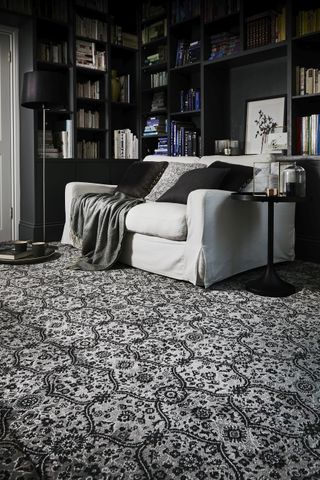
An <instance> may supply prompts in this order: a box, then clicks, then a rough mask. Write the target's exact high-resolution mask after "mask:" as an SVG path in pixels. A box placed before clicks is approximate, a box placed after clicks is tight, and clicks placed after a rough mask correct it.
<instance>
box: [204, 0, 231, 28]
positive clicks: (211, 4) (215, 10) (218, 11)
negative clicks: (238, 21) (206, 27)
mask: <svg viewBox="0 0 320 480" xmlns="http://www.w3.org/2000/svg"><path fill="white" fill-rule="evenodd" d="M239 10H240V0H205V2H204V13H203V16H204V22H205V23H210V22H212V21H213V20H217V19H218V18H223V17H226V16H228V15H232V14H234V13H237V12H239Z"/></svg>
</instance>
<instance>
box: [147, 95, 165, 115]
mask: <svg viewBox="0 0 320 480" xmlns="http://www.w3.org/2000/svg"><path fill="white" fill-rule="evenodd" d="M166 106H167V101H166V92H165V91H164V90H160V91H159V92H154V93H153V96H152V100H151V111H152V112H156V111H157V110H162V109H165V108H166Z"/></svg>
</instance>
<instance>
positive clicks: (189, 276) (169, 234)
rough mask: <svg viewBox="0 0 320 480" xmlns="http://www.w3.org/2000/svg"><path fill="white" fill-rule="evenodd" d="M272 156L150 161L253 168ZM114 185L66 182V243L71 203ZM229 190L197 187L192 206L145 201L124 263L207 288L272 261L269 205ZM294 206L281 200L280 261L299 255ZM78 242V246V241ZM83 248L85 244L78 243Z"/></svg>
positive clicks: (134, 213) (134, 219) (131, 228)
mask: <svg viewBox="0 0 320 480" xmlns="http://www.w3.org/2000/svg"><path fill="white" fill-rule="evenodd" d="M271 158H272V157H271V156H270V155H267V156H266V155H264V156H263V157H262V156H260V155H259V156H256V155H246V156H236V157H225V156H217V155H214V156H207V157H201V159H198V158H195V157H189V158H188V157H164V156H147V157H146V158H145V160H148V161H150V160H152V161H159V160H161V161H163V160H167V161H174V162H177V161H178V162H192V163H194V162H195V161H199V162H201V163H204V164H206V165H210V164H211V163H212V162H214V161H217V160H220V161H224V162H226V161H227V162H230V163H238V164H242V165H248V166H253V162H254V161H258V160H261V161H270V160H271ZM114 188H115V186H114V185H103V184H94V183H83V182H72V183H69V184H68V185H67V186H66V196H65V202H66V203H65V209H66V222H65V227H64V231H63V236H62V240H61V241H62V243H66V244H71V245H72V244H73V241H72V239H71V235H70V222H69V218H70V206H71V200H72V198H73V197H74V196H77V195H81V194H83V193H88V192H93V193H101V192H112V191H113V190H114ZM230 194H231V192H229V191H224V190H195V191H193V192H191V193H190V194H189V197H188V202H187V205H182V204H177V203H162V202H145V203H143V204H139V205H137V206H135V207H133V208H132V209H131V210H130V211H129V213H128V215H127V218H126V228H127V233H126V237H125V243H124V248H123V252H122V254H121V257H120V261H121V262H122V263H125V264H128V265H131V266H133V267H137V268H140V269H143V270H147V271H150V272H153V273H157V274H160V275H166V276H168V277H172V278H176V279H179V280H186V281H189V282H191V283H193V284H194V285H202V286H205V287H208V286H210V285H211V284H213V283H215V282H218V281H220V280H223V279H225V278H227V277H230V276H232V275H234V274H237V273H240V272H243V271H246V270H249V269H252V268H256V267H260V266H263V265H265V264H266V261H267V206H266V204H264V203H258V202H240V201H235V200H232V199H231V198H230ZM294 216H295V207H294V204H290V203H288V204H286V203H282V204H281V203H279V204H275V221H274V222H275V223H274V226H275V228H274V230H275V234H274V261H275V262H283V261H288V260H293V259H294V239H295V229H294ZM73 245H74V244H73ZM74 246H76V247H79V245H74Z"/></svg>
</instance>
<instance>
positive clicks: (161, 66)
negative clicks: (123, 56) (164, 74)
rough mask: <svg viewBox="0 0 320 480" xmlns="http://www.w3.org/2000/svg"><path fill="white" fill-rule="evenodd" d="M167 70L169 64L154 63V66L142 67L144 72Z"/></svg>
mask: <svg viewBox="0 0 320 480" xmlns="http://www.w3.org/2000/svg"><path fill="white" fill-rule="evenodd" d="M164 69H167V62H158V63H154V64H153V65H147V66H145V67H142V71H143V72H156V71H158V70H164Z"/></svg>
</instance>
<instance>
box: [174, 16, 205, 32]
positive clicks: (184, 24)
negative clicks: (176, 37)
mask: <svg viewBox="0 0 320 480" xmlns="http://www.w3.org/2000/svg"><path fill="white" fill-rule="evenodd" d="M196 22H198V23H200V15H197V16H195V17H191V18H187V19H186V20H183V21H181V22H177V23H172V24H171V25H170V30H172V31H176V30H178V29H182V28H183V29H184V28H185V27H188V26H190V25H191V24H194V23H196Z"/></svg>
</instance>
